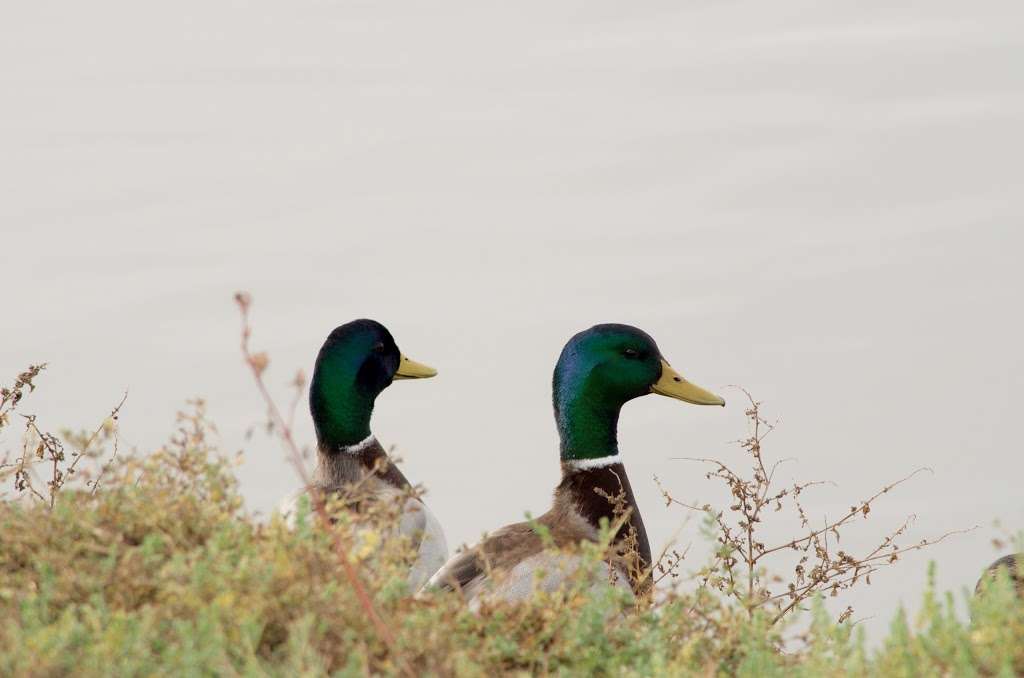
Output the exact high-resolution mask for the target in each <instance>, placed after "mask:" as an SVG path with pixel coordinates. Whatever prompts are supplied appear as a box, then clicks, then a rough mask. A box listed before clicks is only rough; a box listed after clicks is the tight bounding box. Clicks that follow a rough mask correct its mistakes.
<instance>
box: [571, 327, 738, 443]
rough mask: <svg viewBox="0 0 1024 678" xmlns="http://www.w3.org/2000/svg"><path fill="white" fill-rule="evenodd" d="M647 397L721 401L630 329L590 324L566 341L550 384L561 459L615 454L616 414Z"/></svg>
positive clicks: (722, 402)
mask: <svg viewBox="0 0 1024 678" xmlns="http://www.w3.org/2000/svg"><path fill="white" fill-rule="evenodd" d="M648 393H657V394H659V395H664V396H668V397H670V398H677V399H679V400H682V401H685V402H688V403H693V404H695V405H725V400H723V399H722V398H720V397H718V396H717V395H715V394H713V393H711V392H709V391H706V390H704V389H703V388H701V387H700V386H697V385H696V384H692V383H690V382H688V381H686V380H685V379H683V377H682V376H681V375H680V374H679V373H678V372H676V371H675V370H674V369H672V367H671V366H669V364H668V361H667V360H665V358H664V357H662V355H661V351H660V350H659V349H658V345H657V344H656V343H655V342H654V339H652V338H651V337H650V335H648V334H647V333H646V332H644V331H642V330H639V329H637V328H635V327H631V326H629V325H616V324H607V325H595V326H594V327H591V328H590V329H589V330H585V331H583V332H580V333H579V334H577V335H576V336H574V337H573V338H572V339H570V340H569V342H568V343H567V344H566V345H565V348H563V349H562V355H561V356H559V358H558V364H557V365H555V374H554V379H553V400H554V405H555V420H556V422H557V423H558V432H559V435H560V437H561V449H562V459H563V460H573V459H597V458H601V457H608V456H613V455H615V454H618V439H617V429H618V421H619V411H620V410H621V409H622V406H623V405H625V404H626V403H627V402H629V401H630V400H632V399H633V398H637V397H639V396H642V395H647V394H648Z"/></svg>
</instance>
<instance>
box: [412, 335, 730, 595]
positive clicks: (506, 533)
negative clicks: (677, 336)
mask: <svg viewBox="0 0 1024 678" xmlns="http://www.w3.org/2000/svg"><path fill="white" fill-rule="evenodd" d="M648 393H657V394H659V395H663V396H668V397H670V398H677V399H679V400H682V401H685V402H688V403H693V404H696V405H725V401H724V400H723V399H722V398H720V397H719V396H717V395H715V394H713V393H710V392H708V391H705V390H704V389H703V388H701V387H699V386H696V385H695V384H692V383H690V382H688V381H686V380H685V379H683V377H682V376H681V375H680V374H679V373H678V372H676V371H675V370H674V369H672V367H671V366H669V364H668V361H667V360H665V358H664V357H662V354H661V351H660V350H659V349H658V345H657V344H656V343H655V342H654V339H652V338H651V337H650V336H648V335H647V334H646V333H645V332H643V331H641V330H639V329H637V328H635V327H630V326H628V325H614V324H608V325H596V326H594V327H592V328H590V329H589V330H586V331H584V332H580V333H579V334H577V335H576V336H574V337H573V338H572V339H570V340H569V342H568V343H567V344H566V345H565V348H564V349H563V350H562V354H561V356H560V357H559V359H558V364H557V365H556V366H555V373H554V379H553V400H554V408H555V421H556V423H557V425H558V434H559V438H560V440H561V466H562V481H561V482H560V483H559V485H558V487H557V488H555V496H554V502H553V505H552V507H551V509H550V510H549V511H548V512H547V513H545V514H544V515H542V516H540V517H539V518H538V519H537V520H536V523H537V525H539V526H540V527H542V528H543V529H544V530H546V531H547V532H548V533H549V534H550V536H551V538H552V539H553V541H554V544H555V546H558V547H572V546H575V545H577V544H578V543H579V542H580V541H583V540H589V541H594V540H596V539H597V537H598V533H599V526H600V523H601V520H602V519H605V520H607V521H609V524H613V523H614V522H615V521H616V517H617V515H622V509H623V508H625V509H626V510H627V511H628V522H626V523H625V524H624V525H623V527H622V528H621V529H620V530H619V532H618V534H617V535H615V537H614V542H613V546H614V549H613V554H612V555H611V556H610V557H609V559H608V564H609V567H610V569H611V571H612V572H611V574H612V579H613V581H615V582H616V583H617V585H619V586H620V587H625V586H628V587H629V588H630V590H631V591H632V592H633V593H634V594H635V595H641V594H644V593H646V592H647V591H648V590H649V589H650V586H651V571H650V568H651V564H652V563H651V548H650V544H649V543H648V540H647V532H646V530H645V529H644V523H643V520H642V519H641V517H640V511H639V509H638V507H637V506H636V501H635V499H634V497H633V491H632V488H631V487H630V484H629V478H628V477H627V476H626V470H625V467H624V466H623V460H622V457H621V456H620V455H619V445H618V437H617V429H618V421H619V411H620V410H621V408H622V406H623V405H624V404H626V403H627V402H629V401H630V400H632V399H634V398H637V397H639V396H643V395H647V394H648ZM616 495H620V496H621V497H622V499H623V500H624V501H623V502H621V503H620V506H619V507H618V508H617V507H616V506H615V505H614V503H613V502H612V501H609V499H608V497H614V496H616ZM621 504H624V506H623V505H621ZM627 544H632V547H631V548H627ZM575 558H576V556H572V555H569V554H567V553H560V552H557V551H555V552H552V551H545V549H544V544H543V540H542V538H541V536H540V535H539V534H538V533H537V531H536V530H535V529H534V527H533V526H532V525H531V523H528V522H523V523H516V524H514V525H508V526H506V527H503V528H501V529H499V530H497V531H495V532H492V533H491V534H489V535H487V536H486V537H485V538H484V540H483V541H482V542H481V543H479V544H478V545H476V546H475V547H473V548H471V549H468V550H466V551H463V552H461V553H459V554H457V555H455V556H454V557H453V558H452V559H451V560H449V561H448V563H447V564H445V566H444V567H443V568H441V569H440V570H439V571H438V572H437V573H436V574H435V575H434V576H433V577H431V579H430V583H429V584H428V587H437V588H441V589H454V590H459V591H461V592H462V594H463V595H464V596H465V598H466V599H467V601H468V602H469V603H470V605H471V606H473V607H476V606H477V605H478V604H479V602H480V600H482V599H483V598H485V597H487V598H492V599H501V600H507V601H516V600H521V599H523V598H525V597H526V596H527V595H529V594H530V592H531V591H532V590H533V589H534V587H535V586H537V585H538V584H539V586H540V588H542V589H544V590H547V591H555V590H557V589H558V588H559V587H560V586H561V585H562V584H563V583H564V581H565V579H566V577H568V576H570V574H571V571H572V569H573V567H574V566H575V564H576V563H577V562H578V561H577V560H574V559H575Z"/></svg>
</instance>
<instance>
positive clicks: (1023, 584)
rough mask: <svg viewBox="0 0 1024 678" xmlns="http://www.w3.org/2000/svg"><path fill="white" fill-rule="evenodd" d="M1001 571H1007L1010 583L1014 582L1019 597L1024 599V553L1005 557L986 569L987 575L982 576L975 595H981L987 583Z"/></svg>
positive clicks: (975, 588) (975, 587)
mask: <svg viewBox="0 0 1024 678" xmlns="http://www.w3.org/2000/svg"><path fill="white" fill-rule="evenodd" d="M1000 569H1005V570H1006V571H1007V574H1009V575H1010V581H1011V582H1013V586H1014V588H1015V589H1016V591H1017V595H1018V596H1020V597H1021V598H1022V599H1024V553H1013V554H1010V555H1008V556H1003V557H1002V558H1000V559H999V560H997V561H996V562H994V563H992V564H991V565H989V566H988V567H987V568H985V573H984V574H982V575H981V579H979V580H978V583H977V584H976V585H975V586H974V593H975V594H978V593H980V592H981V589H982V587H983V586H984V585H985V583H986V582H990V581H992V580H993V579H995V577H996V573H997V572H998V571H999V570H1000Z"/></svg>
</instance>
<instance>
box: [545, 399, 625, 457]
mask: <svg viewBox="0 0 1024 678" xmlns="http://www.w3.org/2000/svg"><path fill="white" fill-rule="evenodd" d="M620 409H621V405H618V404H616V405H606V404H603V403H601V402H595V401H593V400H592V399H588V398H586V397H582V396H581V397H577V398H567V399H565V400H564V401H563V402H560V403H559V404H558V407H557V409H556V414H555V420H556V422H557V424H558V436H559V439H560V445H561V458H562V461H563V462H573V461H574V462H578V463H581V464H585V463H586V462H588V461H591V460H593V461H594V462H595V463H597V460H601V459H604V458H608V457H616V456H617V455H618V454H619V441H618V428H619V410H620Z"/></svg>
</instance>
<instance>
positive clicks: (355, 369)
mask: <svg viewBox="0 0 1024 678" xmlns="http://www.w3.org/2000/svg"><path fill="white" fill-rule="evenodd" d="M436 374H437V371H436V370H435V369H434V368H432V367H428V366H426V365H422V364H420V363H417V362H415V361H413V360H410V359H408V358H407V357H405V355H403V354H402V352H401V351H399V350H398V346H397V345H396V344H395V340H394V338H393V337H392V336H391V333H390V332H388V330H387V328H386V327H384V326H383V325H381V324H380V323H379V322H376V321H374V320H353V321H352V322H350V323H346V324H344V325H341V326H340V327H337V328H335V329H334V331H333V332H331V334H330V335H329V336H328V337H327V340H326V341H325V342H324V345H323V347H322V348H321V349H320V353H319V354H318V355H317V358H316V365H315V366H314V368H313V379H312V381H311V382H310V386H309V409H310V413H311V414H312V415H313V425H314V427H315V428H316V438H317V457H318V465H317V469H316V472H315V475H314V478H313V484H314V485H316V486H317V487H318V488H320V489H321V490H322V491H324V492H327V493H344V492H346V491H349V490H351V488H353V487H354V486H356V485H357V484H358V488H359V489H358V493H359V496H360V498H361V500H365V499H367V498H368V499H371V500H373V501H383V502H403V506H402V514H401V518H400V522H399V527H398V532H399V533H400V534H402V535H405V536H406V537H408V538H409V539H410V540H411V541H412V544H413V547H414V548H415V549H416V551H417V554H418V557H417V559H416V561H415V562H414V563H413V565H412V568H411V570H410V573H409V578H408V581H409V585H410V586H411V587H412V588H413V590H416V589H417V588H419V587H420V586H422V584H423V582H425V581H426V580H427V578H428V577H429V576H430V575H431V574H432V573H433V572H435V571H436V570H437V568H439V567H440V566H441V565H443V564H444V562H445V559H446V558H447V557H448V546H447V543H446V542H445V538H444V532H443V531H442V529H441V526H440V524H439V523H438V521H437V520H436V519H435V518H434V516H433V514H431V512H430V510H429V509H427V507H426V505H424V503H423V502H422V501H421V500H420V499H419V498H417V497H415V496H412V494H411V489H412V488H411V485H410V483H409V481H408V480H406V478H405V476H404V475H402V472H401V471H400V470H398V467H397V466H395V464H394V463H393V462H392V461H391V459H390V458H389V457H388V455H387V453H386V452H385V451H384V448H383V447H382V446H381V444H380V443H379V442H377V438H376V437H375V436H374V435H373V434H372V433H371V432H370V417H371V415H372V414H373V407H374V404H375V402H376V400H377V396H378V395H380V394H381V392H382V391H383V390H384V389H385V388H387V387H388V386H390V385H391V382H392V381H394V380H396V379H423V378H426V377H433V376H434V375H436ZM301 494H302V493H301V492H300V493H299V495H298V496H301ZM298 496H296V497H293V498H292V499H290V500H289V501H288V502H287V503H286V505H285V506H284V507H282V513H284V514H285V517H286V518H287V519H293V517H294V515H295V511H296V506H295V502H296V500H297V498H298Z"/></svg>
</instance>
